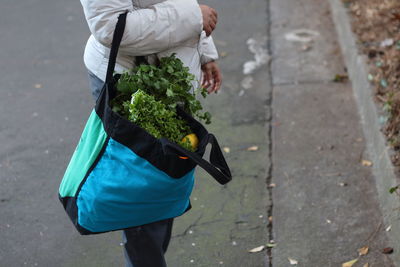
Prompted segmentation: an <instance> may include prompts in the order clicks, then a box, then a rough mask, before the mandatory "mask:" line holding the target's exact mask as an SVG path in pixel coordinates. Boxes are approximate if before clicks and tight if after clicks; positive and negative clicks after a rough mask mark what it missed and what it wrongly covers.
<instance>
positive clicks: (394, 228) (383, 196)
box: [329, 0, 400, 265]
mask: <svg viewBox="0 0 400 267" xmlns="http://www.w3.org/2000/svg"><path fill="white" fill-rule="evenodd" d="M329 3H330V6H331V11H332V17H333V21H334V24H335V28H336V31H337V34H338V38H339V43H340V47H341V50H342V54H343V58H344V61H345V64H346V66H347V69H348V72H349V76H350V79H351V82H352V86H353V93H354V96H355V99H356V103H357V106H358V110H359V113H360V116H361V121H362V127H363V130H364V136H365V139H366V143H367V150H368V154H367V155H364V157H369V160H371V161H372V162H373V167H372V168H373V173H374V177H375V181H376V187H377V191H378V201H379V203H380V206H381V210H382V213H383V216H384V223H385V225H383V226H382V227H381V228H382V229H383V230H384V229H386V228H387V227H388V226H389V225H391V230H390V232H388V237H389V240H390V244H388V246H391V247H393V248H394V253H393V254H392V259H393V261H394V262H397V263H400V242H399V240H400V212H399V207H400V200H399V198H398V197H397V196H396V194H390V193H389V189H390V188H391V187H393V186H396V185H397V184H399V183H400V180H399V179H398V178H397V177H396V175H395V168H394V166H393V165H392V162H391V160H390V155H391V149H390V148H389V147H388V146H386V137H385V136H384V134H383V133H382V132H381V124H380V122H379V112H380V109H379V108H378V107H377V105H376V103H375V102H374V88H373V86H372V85H371V84H370V82H369V81H368V70H369V68H368V65H367V61H366V56H365V55H361V54H360V52H359V50H358V48H357V42H356V40H357V37H356V36H355V35H354V33H353V31H352V28H351V22H350V16H349V14H348V11H347V9H346V8H345V7H344V5H343V3H342V1H341V0H329ZM366 223H367V222H366ZM377 227H378V226H377ZM397 265H398V264H397Z"/></svg>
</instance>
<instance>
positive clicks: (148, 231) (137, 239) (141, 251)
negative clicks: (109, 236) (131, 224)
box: [123, 219, 173, 267]
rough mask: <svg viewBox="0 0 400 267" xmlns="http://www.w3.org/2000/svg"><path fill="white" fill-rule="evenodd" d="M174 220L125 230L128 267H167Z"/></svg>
mask: <svg viewBox="0 0 400 267" xmlns="http://www.w3.org/2000/svg"><path fill="white" fill-rule="evenodd" d="M172 224H173V219H168V220H163V221H159V222H155V223H151V224H146V225H143V226H139V227H135V228H130V229H126V230H124V232H123V233H124V246H125V259H126V267H131V266H133V267H166V266H167V264H166V262H165V259H164V253H165V252H166V251H167V248H168V244H169V241H170V239H171V232H172Z"/></svg>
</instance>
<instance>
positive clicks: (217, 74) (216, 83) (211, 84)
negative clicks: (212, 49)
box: [201, 61, 222, 94]
mask: <svg viewBox="0 0 400 267" xmlns="http://www.w3.org/2000/svg"><path fill="white" fill-rule="evenodd" d="M201 70H202V71H203V82H202V83H201V86H202V87H203V88H205V89H207V92H208V93H209V94H211V93H212V92H215V93H216V92H218V90H219V89H220V88H221V83H222V75H221V70H220V69H219V67H218V64H217V63H216V62H215V61H211V62H208V63H206V64H203V65H202V66H201Z"/></svg>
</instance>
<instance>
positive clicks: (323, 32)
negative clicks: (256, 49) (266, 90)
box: [270, 0, 344, 84]
mask: <svg viewBox="0 0 400 267" xmlns="http://www.w3.org/2000/svg"><path fill="white" fill-rule="evenodd" d="M270 4H271V40H272V55H273V60H274V64H273V66H272V73H273V80H274V83H275V84H287V83H293V82H295V83H302V82H308V83H315V82H327V81H330V80H332V79H333V78H334V76H335V74H337V73H341V74H343V73H344V69H343V65H342V64H340V63H339V64H338V61H337V60H336V58H337V57H338V58H340V57H341V55H340V49H339V46H338V44H337V42H336V38H337V37H336V34H335V31H334V27H333V25H332V18H331V16H330V8H329V4H328V2H327V1H320V0H298V1H292V0H271V1H270ZM302 29H306V30H311V31H313V32H316V33H317V34H318V35H316V36H313V35H310V34H304V33H303V34H300V35H301V36H303V37H311V38H312V39H313V41H312V42H310V43H307V42H295V41H288V40H287V39H286V35H287V34H289V33H293V31H296V30H302Z"/></svg>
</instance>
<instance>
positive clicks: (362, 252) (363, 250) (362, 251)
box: [357, 246, 369, 256]
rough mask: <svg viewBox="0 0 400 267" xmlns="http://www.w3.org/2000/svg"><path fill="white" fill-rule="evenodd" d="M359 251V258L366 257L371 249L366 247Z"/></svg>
mask: <svg viewBox="0 0 400 267" xmlns="http://www.w3.org/2000/svg"><path fill="white" fill-rule="evenodd" d="M357 251H358V255H359V256H364V255H367V254H368V251H369V247H367V246H365V247H362V248H359V249H358V250H357Z"/></svg>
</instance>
